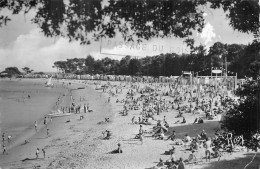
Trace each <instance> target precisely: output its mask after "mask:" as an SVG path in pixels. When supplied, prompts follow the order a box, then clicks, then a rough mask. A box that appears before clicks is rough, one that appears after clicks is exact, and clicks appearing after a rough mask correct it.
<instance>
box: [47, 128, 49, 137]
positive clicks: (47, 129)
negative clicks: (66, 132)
mask: <svg viewBox="0 0 260 169" xmlns="http://www.w3.org/2000/svg"><path fill="white" fill-rule="evenodd" d="M49 134H50V130H49V129H47V137H49Z"/></svg>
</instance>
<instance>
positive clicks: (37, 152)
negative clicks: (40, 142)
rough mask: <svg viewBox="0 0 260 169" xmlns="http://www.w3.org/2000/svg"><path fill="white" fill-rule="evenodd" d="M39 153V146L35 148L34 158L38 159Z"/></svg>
mask: <svg viewBox="0 0 260 169" xmlns="http://www.w3.org/2000/svg"><path fill="white" fill-rule="evenodd" d="M39 153H40V149H39V148H37V149H36V159H38V158H39Z"/></svg>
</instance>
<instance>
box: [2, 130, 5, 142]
mask: <svg viewBox="0 0 260 169" xmlns="http://www.w3.org/2000/svg"><path fill="white" fill-rule="evenodd" d="M2 140H3V143H5V133H4V132H3V134H2Z"/></svg>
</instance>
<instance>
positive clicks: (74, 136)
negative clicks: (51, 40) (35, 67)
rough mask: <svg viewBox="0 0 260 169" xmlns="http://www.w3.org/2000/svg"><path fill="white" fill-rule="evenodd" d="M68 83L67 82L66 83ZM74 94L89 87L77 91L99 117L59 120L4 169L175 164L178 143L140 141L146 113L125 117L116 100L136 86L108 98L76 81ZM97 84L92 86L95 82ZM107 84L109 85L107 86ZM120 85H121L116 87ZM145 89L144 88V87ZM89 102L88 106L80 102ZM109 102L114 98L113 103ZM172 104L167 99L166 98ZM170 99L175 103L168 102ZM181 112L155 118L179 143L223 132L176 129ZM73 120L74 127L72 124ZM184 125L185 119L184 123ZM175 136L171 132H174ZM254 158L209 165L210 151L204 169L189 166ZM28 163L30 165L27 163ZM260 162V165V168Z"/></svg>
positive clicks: (14, 152)
mask: <svg viewBox="0 0 260 169" xmlns="http://www.w3.org/2000/svg"><path fill="white" fill-rule="evenodd" d="M66 82H67V81H66ZM70 82H71V83H72V85H71V86H70V88H71V89H77V88H78V87H83V86H86V88H85V89H79V90H72V95H73V97H74V98H75V102H76V105H78V104H81V105H84V103H88V104H89V105H90V109H92V110H93V112H87V113H80V114H73V115H71V116H65V117H58V118H53V120H52V122H51V123H49V124H48V128H49V129H50V136H49V137H47V135H46V127H44V128H42V129H41V130H40V131H39V132H38V133H36V134H35V135H33V136H32V137H31V138H30V139H29V140H30V142H29V143H28V144H26V145H18V146H17V147H15V148H13V149H11V150H8V155H2V154H1V155H0V159H1V160H0V166H1V167H2V168H43V169H45V168H50V169H51V168H53V169H54V168H78V169H82V168H85V169H92V168H93V169H94V168H140V169H141V168H142V169H144V168H151V167H153V166H155V165H156V164H157V163H158V162H159V158H162V159H163V160H164V161H165V160H167V159H170V155H163V153H164V152H165V151H166V150H169V149H170V148H171V147H172V145H173V142H172V141H170V140H168V141H165V140H155V139H154V138H153V137H151V135H150V134H145V137H144V142H143V144H141V142H140V141H139V140H136V139H134V137H135V135H136V134H137V133H138V131H139V125H138V124H131V119H132V117H133V116H136V118H137V117H139V116H141V115H140V111H141V110H131V111H129V115H128V116H122V115H121V114H120V111H122V110H123V103H116V99H119V100H122V99H125V96H126V92H127V91H128V90H129V87H130V86H126V87H124V88H123V92H122V94H118V95H117V96H116V97H112V96H109V95H108V93H103V92H102V90H95V86H96V85H94V84H93V85H91V84H84V83H83V82H82V81H70ZM91 83H92V82H91ZM102 83H103V84H104V83H106V82H102ZM111 84H113V85H118V84H119V82H111ZM140 85H142V84H140ZM81 96H84V97H85V101H80V97H81ZM108 97H111V99H110V103H108ZM165 98H166V99H167V97H165ZM168 99H169V98H168ZM70 103H71V100H70V94H68V95H67V96H66V97H64V98H63V101H62V103H61V106H67V105H68V104H70ZM80 115H84V119H83V120H79V118H80ZM176 115H177V112H176V111H169V112H163V113H161V114H160V115H155V118H156V119H158V120H159V119H160V120H163V117H164V116H166V119H167V121H168V123H169V125H170V131H171V130H175V131H176V134H177V137H178V138H183V136H184V135H185V134H186V133H188V134H190V135H191V136H195V135H197V134H199V133H200V131H201V130H202V129H205V130H206V132H207V133H208V134H209V135H213V134H214V131H215V129H216V128H217V127H218V122H217V121H205V123H204V124H193V125H192V124H175V122H176V120H178V119H176V118H175V116H176ZM184 116H185V117H186V120H187V123H192V122H193V121H194V119H195V117H196V116H195V115H194V116H193V115H190V114H184ZM107 117H109V118H110V121H111V122H108V123H105V122H104V121H105V118H107ZM68 118H70V122H69V123H66V121H67V120H68ZM180 120H181V119H180ZM155 124H156V122H155V121H153V122H152V125H147V126H146V125H143V129H144V130H147V131H151V130H152V127H153V126H154V125H155ZM105 130H110V131H112V139H110V140H103V139H102V138H103V134H102V132H104V131H105ZM170 131H169V132H170ZM118 143H120V144H121V147H122V149H123V153H122V154H110V153H109V152H111V151H112V150H114V149H116V148H117V144H118ZM37 147H38V148H40V157H39V159H35V157H36V155H35V152H36V148H37ZM175 147H176V157H177V158H179V157H183V158H184V159H186V158H187V157H188V155H189V152H188V151H184V147H183V146H175ZM42 148H44V149H45V150H46V158H43V155H42V152H41V149H42ZM253 155H254V152H249V153H246V152H238V153H233V154H232V156H231V155H230V154H224V156H223V157H222V158H221V160H220V161H217V159H212V162H210V163H208V162H207V163H206V162H205V159H202V158H203V156H204V148H200V150H199V152H198V153H197V154H196V156H197V158H199V159H201V160H203V161H202V162H199V163H198V164H193V165H189V166H187V167H188V168H194V169H196V168H218V169H220V168H224V169H225V168H226V169H231V168H234V169H235V168H244V166H245V165H246V164H247V163H249V162H250V161H251V158H252V157H253ZM255 158H256V159H255V160H254V161H253V162H252V163H251V164H250V166H249V167H248V168H254V167H258V165H259V164H258V162H259V161H260V157H259V154H257V156H256V157H255ZM22 160H24V161H22ZM257 160H258V162H257Z"/></svg>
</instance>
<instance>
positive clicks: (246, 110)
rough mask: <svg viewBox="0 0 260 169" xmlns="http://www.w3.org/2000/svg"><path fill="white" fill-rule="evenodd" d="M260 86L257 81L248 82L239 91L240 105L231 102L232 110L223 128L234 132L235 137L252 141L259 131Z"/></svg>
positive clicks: (228, 113) (226, 117) (227, 115)
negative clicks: (259, 105) (242, 137)
mask: <svg viewBox="0 0 260 169" xmlns="http://www.w3.org/2000/svg"><path fill="white" fill-rule="evenodd" d="M259 90H260V86H259V84H257V81H254V80H253V81H247V82H246V83H245V84H244V85H243V86H242V88H239V89H238V90H237V92H236V93H237V95H238V96H239V97H240V99H239V100H238V103H235V102H231V103H230V105H232V108H231V109H230V110H229V111H228V112H227V114H226V116H225V120H224V121H223V124H222V127H223V128H224V129H226V130H228V131H232V132H233V133H234V134H235V135H243V136H244V138H246V139H249V140H250V139H251V137H252V135H253V134H254V133H256V131H257V130H258V125H257V123H259V119H258V118H257V117H258V115H257V114H258V113H259V112H258V111H257V106H258V105H257V104H259V99H260V98H259V96H258V93H259V92H260V91H259Z"/></svg>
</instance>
